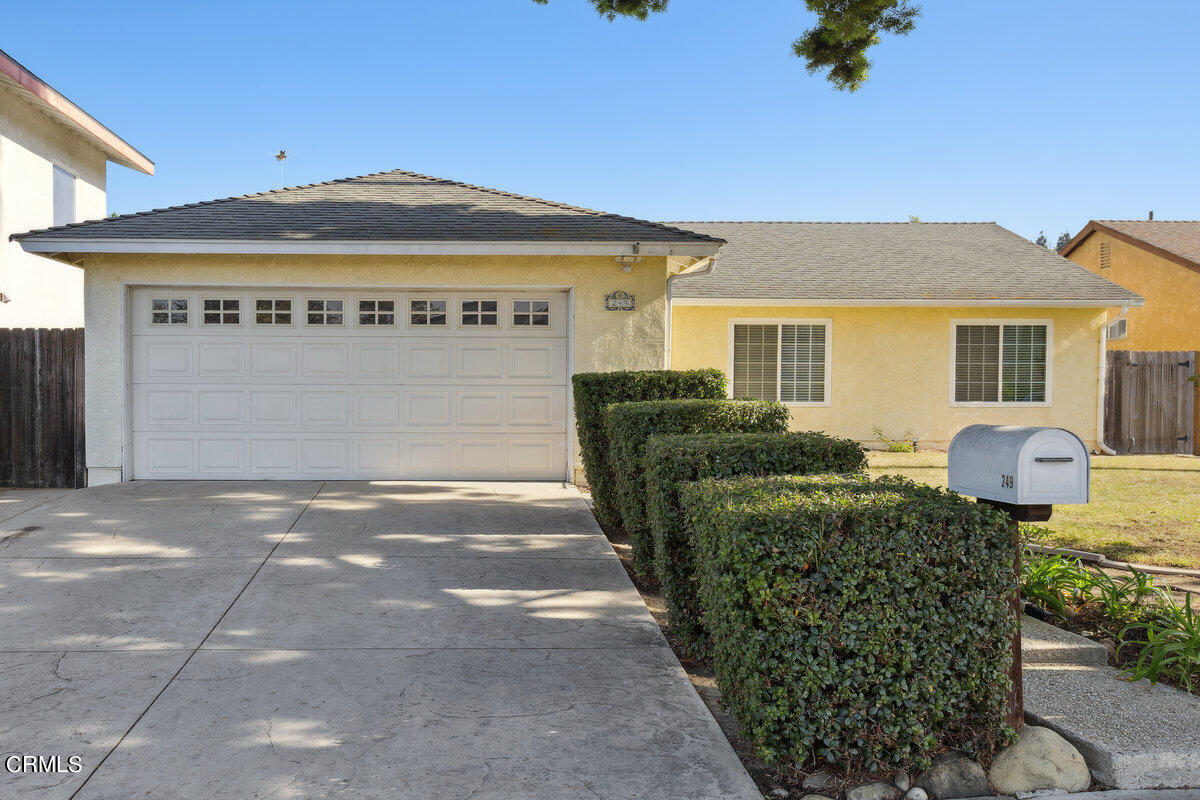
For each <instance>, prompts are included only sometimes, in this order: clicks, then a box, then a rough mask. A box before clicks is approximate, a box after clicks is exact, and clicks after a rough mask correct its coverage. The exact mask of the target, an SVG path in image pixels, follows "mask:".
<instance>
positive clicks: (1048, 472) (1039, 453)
mask: <svg viewBox="0 0 1200 800" xmlns="http://www.w3.org/2000/svg"><path fill="white" fill-rule="evenodd" d="M1019 464H1020V477H1019V481H1020V485H1019V486H1018V492H1017V495H1018V499H1017V502H1018V504H1020V505H1055V504H1065V503H1086V502H1087V501H1088V452H1087V448H1086V447H1084V445H1083V442H1082V441H1080V439H1079V437H1078V436H1076V435H1075V434H1073V433H1070V432H1069V431H1065V430H1061V429H1047V430H1043V431H1039V432H1038V434H1037V435H1036V436H1034V437H1032V438H1030V440H1029V441H1028V442H1027V443H1026V444H1025V447H1024V448H1022V451H1021V456H1020V459H1019Z"/></svg>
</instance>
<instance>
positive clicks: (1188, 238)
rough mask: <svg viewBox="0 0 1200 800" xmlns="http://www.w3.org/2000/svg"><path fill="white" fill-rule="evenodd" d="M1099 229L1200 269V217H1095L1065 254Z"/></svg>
mask: <svg viewBox="0 0 1200 800" xmlns="http://www.w3.org/2000/svg"><path fill="white" fill-rule="evenodd" d="M1097 231H1103V232H1104V233H1107V234H1109V235H1110V236H1112V237H1114V238H1116V239H1120V240H1121V241H1123V242H1126V243H1128V244H1132V245H1134V246H1135V247H1140V248H1142V249H1143V250H1147V251H1149V252H1151V253H1154V254H1155V255H1158V256H1161V257H1162V258H1165V259H1167V260H1168V261H1174V262H1175V263H1176V264H1181V265H1183V266H1185V267H1188V268H1190V269H1194V270H1197V271H1200V221H1187V220H1144V219H1094V220H1092V221H1091V222H1089V223H1088V224H1087V225H1085V226H1084V227H1083V230H1081V231H1080V232H1079V233H1078V234H1077V235H1076V236H1075V238H1074V239H1072V240H1071V241H1069V242H1067V244H1066V246H1065V247H1063V249H1062V254H1063V255H1064V256H1065V255H1067V254H1068V253H1070V252H1071V251H1072V250H1074V249H1075V248H1077V247H1079V245H1081V244H1083V243H1084V241H1086V240H1087V238H1088V237H1089V236H1091V235H1092V234H1093V233H1096V232H1097Z"/></svg>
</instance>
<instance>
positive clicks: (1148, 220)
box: [1092, 219, 1200, 225]
mask: <svg viewBox="0 0 1200 800" xmlns="http://www.w3.org/2000/svg"><path fill="white" fill-rule="evenodd" d="M1092 222H1099V223H1101V224H1103V223H1105V222H1145V223H1149V224H1157V223H1159V222H1184V223H1187V224H1189V225H1195V224H1196V223H1200V219H1094V220H1092Z"/></svg>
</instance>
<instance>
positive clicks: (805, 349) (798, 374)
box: [779, 325, 825, 403]
mask: <svg viewBox="0 0 1200 800" xmlns="http://www.w3.org/2000/svg"><path fill="white" fill-rule="evenodd" d="M779 344H780V347H779V355H780V359H779V360H780V375H779V399H780V400H782V401H783V402H785V403H823V402H825V326H824V325H783V326H781V327H780V331H779Z"/></svg>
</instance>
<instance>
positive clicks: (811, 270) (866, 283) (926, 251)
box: [667, 222, 1141, 305]
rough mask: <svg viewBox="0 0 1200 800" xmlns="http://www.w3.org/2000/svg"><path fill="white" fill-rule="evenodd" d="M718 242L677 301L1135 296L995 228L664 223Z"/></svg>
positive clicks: (1118, 301) (1133, 299) (1120, 301)
mask: <svg viewBox="0 0 1200 800" xmlns="http://www.w3.org/2000/svg"><path fill="white" fill-rule="evenodd" d="M667 224H669V225H677V226H682V227H686V228H688V229H689V230H695V231H698V232H700V233H706V234H708V235H710V236H716V237H719V238H722V239H725V240H726V241H727V242H728V244H726V245H724V246H723V247H722V248H721V249H720V251H719V252H718V253H717V257H716V266H715V268H714V269H713V271H712V273H710V274H709V275H705V276H701V277H696V278H692V279H685V280H682V281H680V282H679V283H677V284H676V286H675V292H674V296H675V297H679V298H709V299H722V298H739V299H762V300H766V299H811V300H901V301H915V300H937V301H950V300H964V301H965V300H976V301H978V300H1013V301H1038V300H1045V301H1055V302H1058V303H1061V302H1063V301H1081V302H1082V303H1084V304H1096V303H1111V304H1113V305H1140V304H1141V298H1140V297H1139V296H1138V295H1136V294H1134V293H1133V292H1131V291H1129V290H1128V289H1124V288H1122V287H1120V286H1117V285H1116V284H1114V283H1112V282H1110V281H1108V280H1105V279H1104V278H1101V277H1100V276H1098V275H1095V274H1094V273H1092V272H1089V271H1088V270H1086V269H1084V268H1083V267H1081V266H1078V265H1076V264H1074V263H1072V262H1070V261H1068V260H1067V259H1065V258H1062V257H1061V256H1059V255H1057V254H1055V253H1053V252H1051V251H1049V250H1046V249H1045V248H1042V247H1038V246H1037V245H1035V244H1033V243H1032V242H1030V241H1028V240H1027V239H1024V238H1022V237H1020V236H1018V235H1017V234H1015V233H1013V232H1012V231H1009V230H1006V229H1004V228H1002V227H1000V226H999V225H997V224H995V223H993V222H952V223H927V222H920V223H910V222H899V223H887V222H884V223H880V222H671V223H667Z"/></svg>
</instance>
